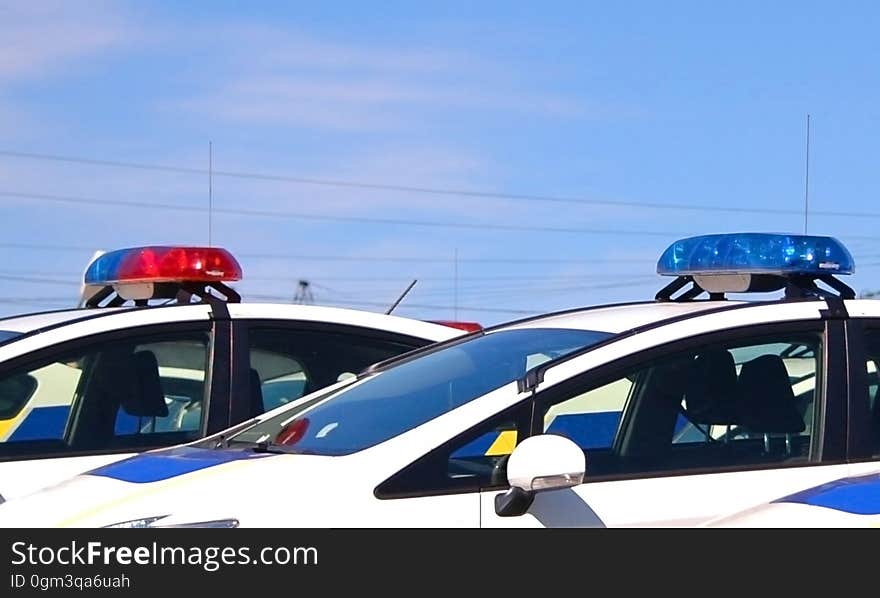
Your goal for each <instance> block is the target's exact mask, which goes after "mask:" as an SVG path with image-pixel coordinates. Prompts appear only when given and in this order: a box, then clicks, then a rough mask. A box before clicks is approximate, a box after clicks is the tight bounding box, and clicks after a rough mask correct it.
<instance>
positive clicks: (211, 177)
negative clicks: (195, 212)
mask: <svg viewBox="0 0 880 598" xmlns="http://www.w3.org/2000/svg"><path fill="white" fill-rule="evenodd" d="M213 208H214V144H213V143H212V142H211V141H209V142H208V247H211V216H212V212H213Z"/></svg>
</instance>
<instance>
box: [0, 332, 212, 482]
mask: <svg viewBox="0 0 880 598" xmlns="http://www.w3.org/2000/svg"><path fill="white" fill-rule="evenodd" d="M221 327H222V326H221ZM217 335H218V328H217V323H216V322H215V323H212V322H209V321H204V322H179V323H176V324H163V325H155V326H142V327H135V328H131V329H124V330H116V331H113V332H110V333H105V334H98V335H94V336H90V337H87V338H83V339H78V340H75V341H70V342H67V343H61V344H60V345H57V346H50V347H46V348H44V349H42V350H40V351H36V352H33V353H28V354H26V355H23V356H21V357H19V358H17V359H13V360H10V361H9V362H6V363H3V364H2V367H0V495H3V496H4V497H5V498H10V497H13V496H19V495H21V494H25V493H27V492H30V491H33V490H36V489H38V488H40V487H43V486H46V485H48V484H51V483H54V482H56V481H60V480H63V479H66V478H68V477H70V476H72V475H75V474H77V473H80V472H82V471H84V470H87V469H90V468H92V467H96V466H99V465H102V464H106V463H109V462H112V461H115V460H119V459H122V458H125V457H126V456H128V455H130V454H132V453H134V452H138V451H142V450H147V449H152V448H158V447H162V446H169V445H172V444H178V443H181V442H188V441H191V440H195V439H197V438H200V437H202V436H204V435H205V434H206V433H208V432H209V431H213V430H211V424H210V423H209V417H208V413H209V412H210V408H211V405H212V403H214V402H215V401H214V400H213V399H212V394H213V393H217V394H218V396H221V397H222V396H225V395H226V394H227V391H226V389H220V388H219V387H218V384H212V383H211V380H210V372H215V371H218V370H223V369H226V370H228V364H227V365H224V364H223V363H222V362H221V361H217V360H218V359H222V351H221V352H217V351H213V350H212V344H213V341H214V340H215V339H216V338H217ZM221 335H222V333H221ZM227 337H228V334H227ZM223 401H224V399H221V400H219V401H216V402H218V403H220V405H221V408H222V407H223V405H222V404H223ZM227 410H228V408H227Z"/></svg>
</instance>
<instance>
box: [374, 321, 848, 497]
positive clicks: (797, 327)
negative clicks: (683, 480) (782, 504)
mask: <svg viewBox="0 0 880 598" xmlns="http://www.w3.org/2000/svg"><path fill="white" fill-rule="evenodd" d="M838 324H839V323H838ZM833 326H834V322H833V321H828V320H820V319H815V320H813V319H810V320H793V321H786V322H774V323H769V324H761V325H757V326H755V325H752V326H740V327H736V328H729V329H726V330H720V331H712V332H708V333H703V334H697V335H694V336H690V337H687V338H684V339H677V340H675V341H672V342H669V343H664V344H662V345H658V346H656V347H651V348H650V349H646V350H644V351H640V352H638V353H635V354H630V355H627V356H624V357H621V358H619V359H616V360H614V361H611V362H608V363H605V364H602V365H601V366H598V367H596V368H593V369H590V370H587V371H585V372H582V373H581V374H579V375H577V376H574V377H572V378H570V379H568V380H565V381H563V382H560V383H558V384H555V385H553V386H551V387H550V388H547V389H544V390H540V391H537V392H533V393H532V395H530V396H529V397H528V398H525V399H523V400H521V401H519V402H517V403H516V404H514V405H512V406H510V407H508V408H507V409H505V410H504V411H501V412H499V413H497V414H495V415H493V416H491V417H490V418H487V419H485V420H483V421H482V422H479V423H478V424H476V425H474V426H471V427H470V428H468V429H467V430H466V431H464V432H462V433H460V434H457V435H456V436H455V437H453V438H452V439H450V440H448V441H447V442H445V443H443V444H442V445H441V446H439V447H438V448H436V449H433V450H432V451H430V452H428V453H427V454H425V455H422V456H420V457H419V458H417V459H415V460H413V461H412V462H411V463H410V464H408V465H406V466H405V467H402V468H400V469H399V470H398V471H397V472H395V473H394V474H392V475H390V476H388V477H387V479H385V480H384V481H382V482H381V483H380V484H378V485H377V486H376V488H375V489H374V492H373V493H374V495H375V496H376V498H378V499H395V498H416V497H425V496H439V495H447V494H463V493H469V492H482V491H484V490H485V491H496V490H503V489H506V488H508V486H507V485H504V486H498V487H487V486H485V485H480V484H472V485H469V486H466V487H457V486H455V485H452V484H450V485H449V486H448V487H445V488H432V489H419V488H417V487H415V485H414V484H412V483H406V482H405V481H404V482H401V479H402V478H405V477H409V476H412V475H415V474H417V473H418V471H419V470H418V468H421V467H429V466H431V465H432V464H434V465H435V464H436V461H437V455H438V454H445V453H446V452H447V451H449V449H450V448H455V447H456V446H457V445H458V443H460V442H462V441H465V442H467V441H469V440H470V439H471V438H472V437H474V436H473V435H476V434H477V433H478V431H481V430H484V429H485V428H486V427H487V426H492V425H496V424H497V423H498V422H499V421H500V420H502V419H506V418H508V417H509V416H510V414H511V413H515V412H516V411H517V410H524V411H527V413H528V417H529V419H530V420H531V422H530V424H529V425H528V428H529V431H528V433H527V434H523V435H520V434H519V433H518V435H517V444H519V442H521V441H522V440H523V439H525V438H526V437H528V436H529V435H534V434H540V433H542V431H543V415H541V416H539V413H542V412H543V410H541V409H538V405H539V402H548V401H552V400H553V399H552V398H553V397H558V396H559V394H570V393H571V392H572V391H573V390H575V389H573V388H572V387H577V388H578V389H580V392H586V390H583V389H584V388H585V386H584V385H583V384H580V382H581V381H583V380H584V379H585V378H590V379H591V380H592V383H591V384H590V385H589V388H597V387H599V386H601V385H602V384H607V383H609V382H613V381H614V380H617V379H619V378H620V376H621V375H622V373H624V372H626V371H630V370H631V369H632V368H633V367H635V366H638V365H639V364H643V363H645V362H646V361H649V360H651V359H654V358H656V357H658V356H664V355H669V354H671V353H677V352H680V351H688V350H690V349H695V348H698V347H701V346H705V345H706V344H710V343H736V342H739V341H743V342H747V341H749V340H751V339H755V340H757V339H760V338H761V337H773V336H774V335H777V336H781V335H785V334H792V335H795V334H803V333H812V334H815V335H817V337H818V338H820V340H821V343H822V355H820V356H818V357H817V361H818V362H819V369H820V371H819V372H817V384H816V390H817V391H818V390H820V389H821V393H820V394H819V395H818V397H819V400H818V401H814V406H813V409H814V416H813V417H814V428H813V429H814V432H813V434H812V438H811V441H810V444H811V446H810V453H809V456H808V459H807V461H804V462H796V463H792V464H790V465H784V466H783V467H784V468H785V469H794V468H798V467H812V466H824V465H832V464H837V463H843V462H845V456H844V455H837V454H836V453H831V452H829V451H828V450H825V449H824V447H823V450H822V451H820V450H818V447H817V442H816V438H817V436H818V435H819V433H818V432H817V431H816V430H817V429H819V430H823V429H824V426H825V422H826V421H827V418H826V417H825V413H826V411H827V410H828V405H829V403H832V402H834V401H832V400H831V398H830V397H831V395H830V394H829V388H828V386H829V385H828V381H829V380H832V379H838V378H840V377H841V376H843V377H844V387H843V388H842V391H841V393H840V397H841V398H842V399H843V400H846V398H847V397H848V396H849V390H848V384H847V383H846V379H845V376H846V372H845V371H844V372H843V373H842V374H841V373H840V372H839V371H837V370H839V367H840V365H839V363H837V362H839V361H840V360H839V359H833V358H832V354H837V355H839V354H840V353H841V351H843V352H845V351H846V345H845V343H843V341H844V340H845V339H843V338H842V337H838V336H834V335H833V336H832V337H831V338H829V336H828V331H829V329H830V328H833ZM826 364H827V366H826ZM835 396H836V395H835ZM836 402H837V403H841V402H842V401H841V400H838V401H836ZM822 436H823V438H825V439H826V441H827V434H823V435H822ZM765 469H781V467H780V466H779V464H777V463H766V464H755V465H753V466H739V465H737V466H731V467H724V468H716V467H713V468H690V469H679V470H667V471H656V472H655V471H652V472H647V474H645V473H642V474H619V475H606V476H595V477H587V478H586V479H585V480H584V482H583V483H584V484H590V483H598V482H607V481H618V480H647V479H653V478H666V477H677V476H694V475H706V474H715V473H718V474H721V473H736V472H741V471H758V470H765ZM435 475H436V474H435ZM396 485H402V486H404V488H403V489H402V490H397V489H396V488H395V486H396Z"/></svg>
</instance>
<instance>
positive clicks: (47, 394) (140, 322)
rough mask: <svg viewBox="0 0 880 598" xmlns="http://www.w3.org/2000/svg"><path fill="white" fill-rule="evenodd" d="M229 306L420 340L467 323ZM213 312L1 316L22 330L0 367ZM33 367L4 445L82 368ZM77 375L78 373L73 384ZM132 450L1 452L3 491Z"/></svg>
mask: <svg viewBox="0 0 880 598" xmlns="http://www.w3.org/2000/svg"><path fill="white" fill-rule="evenodd" d="M225 308H226V310H227V311H228V318H229V319H230V320H231V321H233V322H235V321H245V320H246V321H248V322H263V321H272V322H279V321H280V322H289V323H308V324H314V325H318V324H324V323H326V324H332V325H333V326H340V327H351V328H352V329H357V330H363V331H376V332H380V333H383V334H385V333H388V334H391V335H400V336H401V337H408V338H412V339H419V341H420V342H422V344H426V343H433V342H437V341H444V340H448V339H450V338H454V337H456V336H460V335H462V334H463V331H462V330H459V329H456V328H453V327H450V326H444V325H440V324H434V323H430V322H424V321H420V320H414V319H409V318H403V317H398V316H393V315H385V314H379V313H374V312H367V311H359V310H352V309H340V308H331V307H318V306H310V305H293V304H260V303H228V304H226V305H225ZM212 317H214V316H212V307H211V306H210V305H208V304H204V303H199V304H191V305H173V306H167V307H141V308H139V307H129V308H114V307H103V308H95V309H84V308H82V309H72V310H65V311H58V312H50V313H42V314H32V315H23V316H19V317H12V318H6V319H2V320H0V330H2V331H6V332H10V333H18V334H20V335H21V336H18V337H14V338H11V339H9V340H7V341H6V342H3V343H2V344H0V368H2V367H3V364H5V363H7V362H12V361H16V360H22V359H27V358H28V356H29V355H31V354H40V353H42V352H45V351H48V350H51V349H52V348H53V347H56V346H63V345H64V344H65V343H72V342H77V341H80V340H83V339H89V338H100V335H105V334H107V333H111V332H118V333H122V334H124V333H125V331H126V330H129V329H131V330H135V329H146V328H148V327H150V326H156V325H168V324H174V323H180V324H189V323H197V322H204V323H207V322H209V321H210V320H211V319H212ZM160 370H161V375H162V376H167V377H175V378H188V379H194V380H204V377H205V374H204V372H201V371H193V370H190V371H185V370H184V369H183V368H164V369H163V368H160ZM350 373H351V374H354V373H356V372H350ZM33 374H34V378H35V379H36V380H37V383H38V387H37V391H36V393H35V394H34V399H33V400H30V401H29V402H28V403H27V405H26V406H25V407H24V408H23V409H22V410H21V411H20V412H19V413H17V414H16V415H15V417H13V418H10V419H7V420H3V419H0V445H2V443H3V442H4V441H6V440H8V439H9V438H10V436H11V435H12V434H14V432H15V431H16V429H18V428H19V426H21V424H22V423H23V422H25V421H27V419H28V417H29V416H31V415H32V414H33V413H35V412H38V411H40V410H44V409H47V408H51V407H56V406H58V405H60V404H62V403H63V402H64V401H63V396H62V393H60V392H58V391H56V390H53V389H54V388H55V387H58V386H65V387H67V388H70V387H71V386H75V380H76V378H77V377H78V376H79V370H76V369H75V368H72V367H68V366H66V365H63V364H58V363H54V364H51V365H50V366H47V367H45V368H42V369H41V370H38V371H36V372H33ZM71 380H73V381H74V382H73V383H72V384H71V382H70V381H71ZM62 383H64V384H62ZM66 400H67V403H69V402H70V397H69V391H68V397H67V399H66ZM133 454H135V453H134V451H131V450H129V451H115V452H103V453H100V452H98V453H97V454H78V455H73V456H57V455H53V456H49V457H46V456H42V455H34V456H33V457H26V458H16V459H11V460H9V459H3V458H2V456H0V497H2V498H3V499H6V500H9V499H12V498H14V497H17V496H22V495H25V494H28V493H30V492H33V491H35V490H37V489H38V488H41V487H44V486H46V485H50V484H54V483H57V482H59V481H61V480H64V479H66V478H69V477H70V476H72V475H75V474H77V473H79V472H81V471H84V470H88V469H92V468H94V467H98V466H101V465H105V464H108V463H112V462H114V461H118V460H121V459H125V458H128V457H130V456H132V455H133Z"/></svg>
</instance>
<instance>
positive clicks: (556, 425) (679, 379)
mask: <svg viewBox="0 0 880 598" xmlns="http://www.w3.org/2000/svg"><path fill="white" fill-rule="evenodd" d="M820 360H821V342H820V336H819V335H818V334H816V335H809V334H808V335H797V336H785V337H782V338H780V339H778V340H776V339H766V338H765V339H761V340H759V341H752V342H744V343H743V342H740V343H737V344H714V345H706V346H702V347H699V348H697V349H694V350H690V351H686V352H681V353H678V354H676V355H671V356H664V357H661V358H658V359H654V360H650V361H648V362H646V363H642V364H640V365H637V366H634V367H632V368H630V369H629V370H628V371H626V372H623V373H622V374H621V375H619V376H618V377H616V378H615V379H613V380H611V381H610V382H607V383H605V384H602V385H600V386H598V387H595V388H589V389H588V390H586V392H584V391H579V392H576V393H575V394H574V396H572V395H571V394H570V393H569V394H567V396H566V395H564V396H562V397H559V398H556V399H554V400H553V401H552V402H550V403H549V404H547V403H542V408H541V409H540V410H539V411H540V412H541V413H543V419H544V432H546V433H555V434H560V435H563V436H566V437H568V438H570V439H572V440H573V441H575V442H576V443H577V444H578V445H579V446H581V448H583V449H584V451H585V453H586V457H587V474H588V476H596V475H599V476H601V475H619V474H627V473H639V472H650V471H675V470H682V469H691V468H729V467H740V466H742V467H745V466H753V465H758V464H763V463H797V462H803V461H806V460H807V459H808V457H809V450H810V442H811V439H812V436H813V420H814V409H813V405H814V402H815V396H814V395H815V390H816V379H817V374H818V372H819V364H820Z"/></svg>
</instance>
